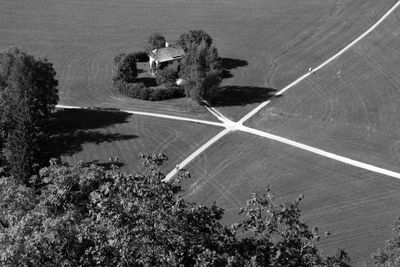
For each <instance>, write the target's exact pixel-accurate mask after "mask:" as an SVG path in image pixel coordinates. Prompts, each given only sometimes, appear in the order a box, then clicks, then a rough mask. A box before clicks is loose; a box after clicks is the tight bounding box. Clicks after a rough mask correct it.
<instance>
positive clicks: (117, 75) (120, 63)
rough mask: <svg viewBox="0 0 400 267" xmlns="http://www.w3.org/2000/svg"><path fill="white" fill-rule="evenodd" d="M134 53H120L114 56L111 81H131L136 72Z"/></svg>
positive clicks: (135, 55)
mask: <svg viewBox="0 0 400 267" xmlns="http://www.w3.org/2000/svg"><path fill="white" fill-rule="evenodd" d="M136 58H137V54H136V53H131V54H124V53H121V54H119V55H117V56H115V57H114V65H113V78H112V79H113V82H114V83H115V82H124V83H131V82H133V81H134V80H135V78H136V77H137V74H138V69H137V65H136Z"/></svg>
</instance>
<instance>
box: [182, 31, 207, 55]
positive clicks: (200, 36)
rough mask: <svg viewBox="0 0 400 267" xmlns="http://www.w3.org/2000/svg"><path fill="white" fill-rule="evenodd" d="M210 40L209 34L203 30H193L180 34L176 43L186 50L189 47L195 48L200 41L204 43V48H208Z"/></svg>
mask: <svg viewBox="0 0 400 267" xmlns="http://www.w3.org/2000/svg"><path fill="white" fill-rule="evenodd" d="M212 41H213V40H212V38H211V36H210V35H209V34H208V33H206V32H205V31H203V30H194V31H189V32H187V33H184V34H182V35H181V36H180V37H179V39H178V42H177V44H178V45H179V46H180V47H182V48H183V49H184V50H185V52H187V51H188V50H189V49H195V48H196V47H197V46H199V45H200V44H201V43H203V44H204V46H205V48H209V47H211V44H212Z"/></svg>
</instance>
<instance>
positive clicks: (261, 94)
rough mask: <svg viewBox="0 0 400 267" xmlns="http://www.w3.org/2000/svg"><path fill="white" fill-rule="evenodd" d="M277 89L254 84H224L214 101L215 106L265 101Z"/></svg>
mask: <svg viewBox="0 0 400 267" xmlns="http://www.w3.org/2000/svg"><path fill="white" fill-rule="evenodd" d="M275 92H276V90H275V89H272V88H266V87H254V86H223V87H221V88H220V91H219V92H218V94H217V95H216V96H215V98H214V99H213V101H212V104H213V105H214V106H220V107H222V106H239V105H247V104H253V103H260V102H264V101H266V100H268V99H270V98H271V97H273V96H274V93H275Z"/></svg>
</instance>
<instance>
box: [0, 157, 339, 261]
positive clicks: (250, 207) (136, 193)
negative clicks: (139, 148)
mask: <svg viewBox="0 0 400 267" xmlns="http://www.w3.org/2000/svg"><path fill="white" fill-rule="evenodd" d="M142 158H143V159H144V160H145V164H146V165H147V166H148V168H147V169H146V171H145V172H143V173H138V174H135V175H133V174H123V173H119V172H117V171H115V170H104V169H103V168H101V167H98V166H95V165H91V166H84V165H83V164H79V165H77V166H75V167H69V166H66V165H64V164H60V163H58V162H56V161H52V162H51V165H50V166H49V167H47V168H44V169H42V170H41V171H40V179H37V180H36V181H35V183H34V184H35V187H26V186H24V185H23V184H20V183H18V182H17V181H15V180H14V179H12V178H9V177H3V178H1V179H0V211H1V218H2V220H1V224H0V265H1V266H55V265H62V266H78V265H79V266H132V265H138V266H153V265H157V266H158V265H173V266H176V265H185V266H200V265H201V266H244V265H247V266H347V265H346V264H345V261H346V255H345V254H344V253H343V252H340V253H339V254H337V255H336V256H332V257H327V258H325V257H322V256H321V255H320V254H319V253H318V250H317V248H316V247H315V243H316V242H317V241H318V239H319V236H318V232H317V229H309V228H308V226H307V225H306V224H304V223H303V222H301V220H300V210H299V207H298V205H299V202H300V199H298V200H296V201H295V202H292V203H285V204H282V205H279V204H276V203H275V202H274V200H273V195H272V194H271V193H270V191H269V190H267V191H266V192H265V194H263V195H260V194H257V193H254V194H252V195H251V198H250V199H249V200H248V202H247V205H246V207H245V208H244V209H243V211H242V217H243V219H242V220H241V221H240V222H239V223H236V224H234V225H233V226H232V227H226V226H224V225H222V224H221V219H222V216H223V210H222V209H220V208H218V207H217V206H215V205H213V206H211V207H206V206H203V205H196V204H193V203H188V202H187V201H185V200H184V199H183V198H182V197H180V196H179V189H180V188H179V181H180V180H181V179H183V177H182V176H179V177H178V178H176V179H175V180H174V181H172V182H169V183H165V182H163V181H162V180H163V179H164V175H163V174H162V173H161V172H160V171H159V168H158V165H160V164H162V162H163V161H164V160H165V159H166V158H165V156H163V155H142Z"/></svg>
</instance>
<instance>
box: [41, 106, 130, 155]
mask: <svg viewBox="0 0 400 267" xmlns="http://www.w3.org/2000/svg"><path fill="white" fill-rule="evenodd" d="M130 116H131V114H128V113H123V112H118V111H100V110H84V109H65V110H59V111H57V112H56V113H55V114H54V118H52V120H51V121H50V122H49V124H48V125H47V127H48V131H49V132H50V140H49V142H48V149H46V151H47V153H48V157H49V158H51V157H58V156H61V155H73V154H74V153H76V152H79V151H81V150H82V145H83V144H85V143H95V144H100V143H103V142H113V141H121V140H129V139H133V138H137V137H138V136H136V135H124V134H119V133H104V132H102V131H100V129H102V128H106V127H109V126H112V125H115V124H121V123H126V122H128V118H129V117H130Z"/></svg>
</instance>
